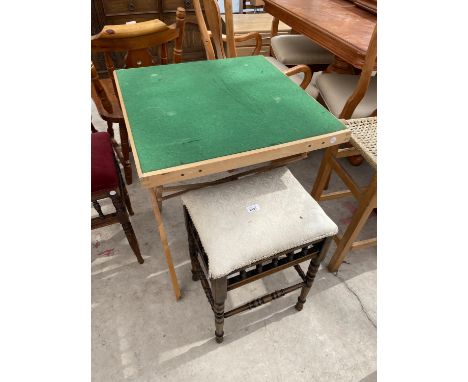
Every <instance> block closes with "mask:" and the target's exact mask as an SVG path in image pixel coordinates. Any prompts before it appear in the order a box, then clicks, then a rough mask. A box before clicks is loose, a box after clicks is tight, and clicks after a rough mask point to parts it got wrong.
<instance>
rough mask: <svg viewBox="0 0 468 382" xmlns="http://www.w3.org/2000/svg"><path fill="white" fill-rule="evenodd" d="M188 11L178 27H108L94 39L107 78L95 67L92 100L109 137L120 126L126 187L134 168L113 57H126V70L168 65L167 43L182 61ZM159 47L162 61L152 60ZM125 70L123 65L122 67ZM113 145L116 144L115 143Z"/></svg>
mask: <svg viewBox="0 0 468 382" xmlns="http://www.w3.org/2000/svg"><path fill="white" fill-rule="evenodd" d="M184 26H185V11H184V9H183V8H178V9H177V15H176V23H175V24H173V25H170V26H168V25H166V24H164V23H163V22H162V21H160V20H157V19H155V20H151V21H145V22H141V23H135V24H127V25H108V26H105V27H104V28H103V30H102V31H101V32H100V33H98V34H96V35H94V36H92V37H91V51H92V52H93V53H95V54H97V53H102V54H103V55H104V58H105V63H106V70H107V74H108V78H99V76H98V73H97V71H96V70H95V68H94V66H93V65H92V68H91V70H92V73H91V78H92V85H93V86H92V88H91V96H92V99H93V101H94V103H95V104H96V108H97V110H98V112H99V115H100V116H101V118H102V119H104V120H105V121H106V122H107V126H108V129H107V131H108V133H109V134H110V135H111V137H112V138H114V133H113V128H112V125H113V124H114V123H118V124H119V133H120V146H118V147H117V155H118V157H119V160H120V161H121V163H122V165H123V168H124V173H125V180H126V182H127V184H131V183H132V168H131V165H130V151H131V149H130V144H129V142H128V134H127V130H126V127H125V121H124V118H123V114H122V110H121V107H120V103H119V100H118V97H117V90H116V86H115V80H114V76H113V72H114V69H115V67H116V64H115V60H114V57H113V56H112V53H116V52H118V53H122V52H123V53H125V61H124V63H123V66H124V67H126V68H138V67H144V66H150V65H155V64H156V63H157V62H158V61H159V63H160V64H162V65H165V64H167V63H168V43H169V42H174V48H173V50H172V56H173V60H172V61H173V62H174V63H179V62H181V61H182V40H183V36H184ZM152 47H159V48H160V57H159V59H157V58H156V57H154V56H153V54H152V53H151V51H150V50H149V48H152ZM120 66H122V65H120ZM113 143H114V145H116V141H115V140H114V139H113Z"/></svg>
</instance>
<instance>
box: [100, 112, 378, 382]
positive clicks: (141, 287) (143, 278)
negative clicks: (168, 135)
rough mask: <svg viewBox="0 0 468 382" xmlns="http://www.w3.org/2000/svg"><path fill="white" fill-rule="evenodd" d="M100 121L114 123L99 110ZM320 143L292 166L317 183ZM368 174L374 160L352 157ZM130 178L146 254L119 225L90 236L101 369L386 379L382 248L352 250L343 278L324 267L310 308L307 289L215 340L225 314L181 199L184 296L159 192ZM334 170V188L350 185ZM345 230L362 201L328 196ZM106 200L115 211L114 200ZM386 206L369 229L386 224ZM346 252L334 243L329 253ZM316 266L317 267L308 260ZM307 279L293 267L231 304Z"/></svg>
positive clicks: (233, 321)
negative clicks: (380, 220) (205, 286)
mask: <svg viewBox="0 0 468 382" xmlns="http://www.w3.org/2000/svg"><path fill="white" fill-rule="evenodd" d="M94 123H95V126H96V128H98V129H99V130H105V124H104V123H103V121H100V120H99V118H95V119H94ZM321 157H322V153H321V152H315V153H313V154H312V155H311V156H310V157H309V158H308V159H307V160H304V161H301V162H297V163H295V164H292V165H290V166H289V168H290V169H291V171H292V172H293V174H294V175H295V176H296V177H297V178H298V179H299V180H300V181H301V183H302V184H303V185H304V187H305V188H306V189H307V190H309V189H310V188H311V186H312V184H313V181H314V179H315V174H316V172H317V169H318V166H319V164H320V160H321ZM348 169H349V171H350V173H352V174H353V175H354V176H355V177H356V179H358V183H359V184H361V185H365V184H366V182H368V181H369V179H370V174H371V171H370V168H369V167H368V166H367V165H365V164H364V165H362V166H360V167H351V166H348ZM134 179H135V181H134V183H133V184H132V185H131V186H129V187H128V191H129V193H130V198H131V200H132V205H133V209H134V211H135V215H134V216H133V217H131V222H132V224H133V227H134V229H135V232H136V235H137V238H138V241H139V243H140V248H141V252H142V255H143V257H144V259H145V263H144V264H143V265H140V264H138V263H137V261H136V258H135V256H134V255H133V253H132V251H131V250H130V247H129V245H128V242H127V240H126V238H125V235H124V233H123V231H122V229H121V227H120V226H119V225H113V226H110V227H106V228H102V229H98V230H94V231H92V234H91V242H92V243H91V248H92V250H91V253H92V255H91V262H92V264H91V269H92V270H91V272H92V377H93V381H96V382H105V381H109V382H111V381H112V382H118V381H320V382H325V381H334V382H337V381H350V382H351V381H365V382H371V381H376V379H377V377H376V367H377V366H376V335H377V328H376V326H377V317H376V311H377V310H376V286H377V285H376V284H377V274H376V267H377V256H376V248H375V247H370V248H366V249H361V250H355V251H352V252H350V254H349V255H348V258H347V263H344V264H343V265H342V266H341V268H340V271H339V272H338V274H337V275H334V274H331V273H329V272H328V271H327V270H326V268H325V267H324V266H322V267H321V269H320V270H319V273H318V275H317V278H316V281H315V283H314V285H313V287H312V290H311V292H310V294H309V296H308V299H307V303H306V304H305V305H304V309H303V310H302V311H301V312H297V311H296V310H295V309H294V304H295V303H296V300H297V296H298V294H299V291H297V292H294V293H292V294H289V295H287V296H285V297H282V298H280V299H278V300H275V301H273V302H272V303H270V304H267V305H263V306H261V307H259V308H257V309H255V310H252V311H250V312H246V313H243V314H240V315H236V316H233V317H230V318H228V319H226V321H225V327H224V331H225V337H224V342H223V343H222V344H220V345H218V344H217V343H216V342H215V340H214V317H213V313H212V311H211V309H210V307H209V304H208V302H207V300H206V297H205V295H204V293H203V290H202V287H201V285H200V283H199V282H194V281H192V279H191V272H190V261H189V258H188V247H187V235H186V232H185V226H184V221H183V212H182V205H181V202H180V199H179V198H174V199H170V200H168V201H166V202H164V207H163V218H164V219H165V224H166V229H167V231H168V236H169V245H170V247H171V249H172V256H173V259H174V263H175V266H176V271H177V277H178V278H179V282H180V286H181V289H182V299H181V300H180V301H179V302H176V301H175V299H174V294H173V292H172V288H171V284H170V280H169V275H168V272H167V267H166V263H165V260H164V257H163V252H162V247H161V242H160V240H159V236H158V232H157V228H156V223H155V220H154V218H153V215H152V211H151V205H150V199H149V194H148V192H147V191H146V190H145V189H143V188H142V187H140V186H139V184H138V180H137V174H136V171H135V170H134ZM341 186H342V184H341V182H340V181H339V179H338V178H337V177H335V176H334V177H333V178H332V181H331V183H330V188H329V189H330V190H331V191H335V190H339V189H341V188H342V187H341ZM321 205H322V206H323V208H324V210H325V211H326V212H327V214H328V215H329V216H330V217H331V218H332V219H333V220H334V221H335V222H336V223H337V224H338V226H339V227H340V231H342V230H343V228H345V227H346V225H347V224H348V223H349V221H350V218H351V216H352V213H353V212H354V210H355V209H356V201H355V200H354V199H352V198H343V199H338V200H335V201H329V202H323V203H321ZM105 208H110V206H108V205H106V206H105ZM376 220H377V219H376V214H375V213H374V214H373V215H372V216H371V218H370V219H369V221H368V223H367V224H366V227H365V229H364V232H363V233H362V234H361V237H360V238H368V237H372V236H373V235H375V233H376V224H377V222H376ZM334 249H335V245H334V244H332V247H331V249H330V251H329V253H328V255H327V258H326V259H325V261H324V264H325V265H326V264H328V261H329V259H330V257H331V254H332V253H333V251H334ZM302 267H303V269H304V270H306V264H303V265H302ZM296 282H298V275H297V274H296V272H295V271H294V270H291V269H289V270H287V271H285V272H280V273H279V274H276V275H273V276H270V277H267V278H264V279H263V280H260V281H257V282H254V283H252V284H249V285H248V286H245V287H243V288H239V289H237V290H235V291H233V292H230V293H228V299H227V305H226V309H230V308H231V307H232V306H233V305H238V304H241V303H243V302H246V301H248V300H249V299H251V298H253V297H256V296H260V295H262V294H265V293H267V292H271V291H273V290H275V289H278V288H283V287H285V286H287V285H290V284H293V283H296Z"/></svg>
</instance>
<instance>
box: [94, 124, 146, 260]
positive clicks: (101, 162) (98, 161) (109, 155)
mask: <svg viewBox="0 0 468 382" xmlns="http://www.w3.org/2000/svg"><path fill="white" fill-rule="evenodd" d="M91 126H92V125H91ZM108 198H110V199H111V201H112V204H113V205H114V208H115V212H114V213H111V214H107V215H105V214H104V213H103V211H102V208H101V205H100V203H99V201H100V200H102V199H108ZM91 202H92V203H93V207H94V209H95V210H96V212H97V213H98V216H97V217H94V218H92V219H91V229H97V228H101V227H105V226H108V225H111V224H117V223H120V224H121V225H122V228H123V230H124V233H125V236H126V237H127V240H128V243H129V244H130V247H131V248H132V251H133V253H134V254H135V256H136V258H137V260H138V262H139V263H140V264H143V263H144V260H143V257H142V256H141V253H140V247H139V245H138V240H137V238H136V236H135V231H134V230H133V227H132V223H130V219H129V217H128V215H129V214H130V215H133V209H132V204H131V202H130V198H129V196H128V192H127V188H126V187H125V183H124V181H123V179H122V175H121V173H120V169H119V166H118V164H117V161H116V160H115V156H114V152H113V150H112V144H111V140H110V136H109V134H108V133H106V132H96V133H91Z"/></svg>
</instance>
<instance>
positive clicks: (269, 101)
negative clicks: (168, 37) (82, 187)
mask: <svg viewBox="0 0 468 382" xmlns="http://www.w3.org/2000/svg"><path fill="white" fill-rule="evenodd" d="M114 76H115V80H116V83H117V90H118V93H119V98H120V103H121V106H122V110H123V114H124V118H125V122H126V126H127V129H128V135H129V138H130V143H131V147H132V151H133V156H134V160H135V164H136V169H137V172H138V176H139V179H140V182H141V185H142V186H143V187H145V188H147V189H148V190H149V192H150V195H151V200H152V208H153V212H154V215H155V218H156V221H157V225H158V229H159V234H160V237H161V241H162V243H163V248H164V254H165V256H166V261H167V265H168V267H169V275H170V277H171V281H172V285H173V288H174V292H175V296H176V299H177V300H178V299H179V298H180V288H179V284H178V281H177V276H176V273H175V270H174V265H173V262H172V257H171V253H170V249H169V245H168V240H167V234H166V231H165V228H164V224H163V218H162V214H161V206H162V200H164V199H167V198H170V197H173V196H176V195H180V194H181V193H183V192H185V191H187V190H190V189H195V188H200V187H203V186H209V185H211V184H215V183H220V182H223V181H229V180H233V179H236V178H238V177H241V176H243V175H246V174H247V173H250V174H251V173H252V172H261V171H265V170H266V169H269V168H273V167H277V166H280V165H284V164H285V163H289V162H291V161H293V160H298V159H302V158H305V157H306V156H307V153H308V152H310V151H313V150H317V149H321V148H326V147H329V146H333V145H338V144H341V143H345V142H347V141H348V140H349V137H350V132H349V131H348V130H347V129H346V127H345V126H344V125H343V124H342V123H341V122H340V121H339V120H338V119H336V118H335V117H334V116H333V115H332V114H330V113H329V112H328V111H327V110H326V109H325V108H324V107H322V106H321V105H320V104H319V103H318V102H316V101H315V100H314V99H313V98H311V97H310V96H309V95H308V94H307V93H306V92H304V90H302V89H301V88H300V87H299V86H297V85H296V84H295V83H294V82H292V81H291V80H290V79H289V78H288V77H286V76H285V75H284V74H283V73H282V72H280V71H279V70H278V69H276V68H275V67H274V66H273V65H272V64H270V63H269V62H268V61H267V60H266V59H265V58H264V57H263V56H251V57H240V58H232V59H224V60H214V61H198V62H188V63H182V64H174V65H161V66H150V67H144V68H137V69H121V70H116V71H115V72H114ZM260 163H268V164H267V165H266V166H264V167H261V168H260V169H255V170H248V171H245V172H242V173H237V174H231V175H229V176H227V177H226V178H224V179H221V180H216V181H211V182H202V183H198V184H191V185H190V184H189V185H187V184H184V185H176V186H174V185H173V186H167V185H168V184H170V183H175V182H180V181H184V180H187V179H194V178H199V177H203V176H206V175H210V174H215V173H221V172H225V171H230V170H235V169H239V168H242V167H246V166H251V165H256V164H260ZM168 191H171V192H172V193H171V194H169V195H167V196H164V195H163V192H168Z"/></svg>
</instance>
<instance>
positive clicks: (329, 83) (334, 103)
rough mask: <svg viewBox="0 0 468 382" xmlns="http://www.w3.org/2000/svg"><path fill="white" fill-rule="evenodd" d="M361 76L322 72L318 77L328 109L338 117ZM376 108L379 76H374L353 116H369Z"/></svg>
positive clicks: (318, 86) (320, 90)
mask: <svg viewBox="0 0 468 382" xmlns="http://www.w3.org/2000/svg"><path fill="white" fill-rule="evenodd" d="M359 77H360V76H359V75H355V74H338V73H322V74H321V75H320V76H319V77H318V78H317V88H318V91H319V92H320V95H321V96H322V98H323V100H324V102H325V104H326V105H327V108H328V110H330V112H331V113H332V114H333V115H335V116H336V117H339V116H340V113H341V111H342V110H343V107H344V105H345V104H346V101H347V100H348V98H349V97H350V96H351V94H353V92H354V90H355V89H356V86H357V83H358V81H359ZM376 109H377V76H373V77H371V81H370V83H369V88H368V89H367V91H366V94H365V96H364V98H363V99H362V100H361V102H360V103H359V105H358V106H357V107H356V109H355V110H354V112H353V115H352V117H351V118H365V117H369V116H371V115H372V113H373V112H374V111H375V110H376Z"/></svg>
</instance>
